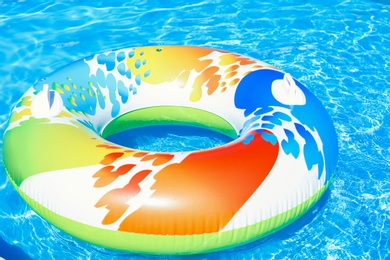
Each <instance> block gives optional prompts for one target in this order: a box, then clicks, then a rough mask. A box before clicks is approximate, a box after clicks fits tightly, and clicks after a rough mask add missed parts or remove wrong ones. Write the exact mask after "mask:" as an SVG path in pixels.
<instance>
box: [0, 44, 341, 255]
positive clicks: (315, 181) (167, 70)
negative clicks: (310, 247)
mask: <svg viewBox="0 0 390 260" xmlns="http://www.w3.org/2000/svg"><path fill="white" fill-rule="evenodd" d="M158 124H164V125H186V126H187V125H188V126H196V127H201V128H207V129H211V130H213V131H217V132H219V133H223V134H225V135H228V136H230V137H232V138H233V139H234V140H233V141H231V142H229V143H227V144H225V145H222V146H220V147H216V148H211V149H205V150H198V151H189V152H150V151H141V150H136V149H132V148H129V147H124V146H121V145H118V144H114V143H112V142H109V141H107V139H106V138H107V137H109V136H112V135H114V134H116V133H119V132H121V131H124V130H127V129H129V128H137V127H142V126H147V125H148V126H150V125H158ZM337 154H338V147H337V137H336V132H335V129H334V126H333V123H332V122H331V119H330V117H329V115H328V114H327V112H326V111H325V109H324V107H323V106H322V105H321V103H320V101H319V100H318V99H317V98H316V97H315V96H314V95H313V94H312V93H311V92H310V91H309V90H308V89H307V88H306V87H304V86H303V85H302V84H301V83H299V82H298V81H297V80H295V79H293V78H292V77H291V76H290V75H289V74H287V73H284V72H282V71H280V70H278V69H276V68H274V67H272V66H270V65H267V64H266V63H264V62H261V61H258V60H255V59H252V58H248V57H244V56H241V55H238V54H234V53H230V52H226V51H221V50H215V49H208V48H199V47H185V46H182V47H179V46H176V47H175V46H157V47H140V48H128V49H120V50H116V51H109V52H105V53H102V54H96V55H93V56H91V57H88V58H85V59H82V60H79V61H76V62H74V63H72V64H70V65H68V66H66V67H64V68H62V69H59V70H58V71H56V72H54V73H52V74H51V75H49V76H48V77H47V78H45V79H43V80H41V81H40V82H37V83H36V84H35V85H33V86H32V87H31V88H30V89H29V90H28V91H27V92H26V93H25V94H24V96H23V97H22V98H21V100H20V101H19V102H18V103H17V104H16V105H15V107H14V108H13V111H12V112H11V114H10V118H9V122H8V125H7V129H6V131H5V134H4V146H3V157H4V164H5V167H6V171H7V174H8V175H9V178H10V180H11V182H12V183H13V185H14V186H15V188H16V190H17V191H18V192H19V193H20V195H21V196H22V197H23V199H24V200H25V201H26V202H27V203H28V204H29V205H30V206H31V207H32V208H33V209H34V210H35V211H36V212H37V213H38V214H39V215H40V216H42V217H43V218H45V219H46V220H47V221H49V222H51V223H52V224H53V225H55V226H56V227H58V228H59V229H61V230H63V231H65V232H67V233H69V234H71V235H73V236H75V237H77V238H79V239H81V240H84V241H87V242H90V243H93V244H96V245H100V246H103V247H106V248H111V249H117V250H125V251H132V252H138V253H149V254H194V253H205V252H211V251H215V250H220V249H225V248H231V247H233V246H237V245H240V244H243V243H247V242H249V241H253V240H255V239H258V238H260V237H264V236H266V235H268V234H270V233H272V232H275V231H276V230H279V229H280V228H282V227H284V226H286V225H288V224H289V223H291V222H293V221H294V220H296V219H297V218H299V217H300V216H302V215H303V214H304V213H305V212H306V211H308V210H309V209H310V207H312V206H313V205H314V204H315V203H316V202H317V201H318V200H319V198H320V197H321V196H322V194H323V193H324V191H325V190H326V188H327V187H328V185H329V183H330V179H331V177H332V174H333V172H334V170H335V167H336V161H337Z"/></svg>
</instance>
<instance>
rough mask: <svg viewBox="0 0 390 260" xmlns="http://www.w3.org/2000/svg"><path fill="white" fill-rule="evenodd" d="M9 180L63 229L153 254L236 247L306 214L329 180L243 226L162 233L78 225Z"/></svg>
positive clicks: (100, 243)
mask: <svg viewBox="0 0 390 260" xmlns="http://www.w3.org/2000/svg"><path fill="white" fill-rule="evenodd" d="M331 179H332V178H331ZM11 182H12V184H13V185H14V186H15V189H16V190H17V191H18V192H19V194H20V195H21V196H22V198H23V199H24V200H25V201H26V202H27V203H28V204H29V205H30V206H31V208H33V209H34V210H35V211H36V212H37V213H38V214H39V215H40V216H42V217H43V218H45V219H46V220H47V221H48V222H50V223H52V224H53V225H55V226H56V227H58V228H59V229H61V230H63V231H64V232H67V233H69V234H71V235H73V236H75V237H77V238H79V239H81V240H83V241H86V242H89V243H92V244H95V245H98V246H102V247H105V248H110V249H115V250H120V251H129V252H134V253H143V254H154V255H188V254H201V253H208V252H213V251H217V250H222V249H227V248H231V247H234V246H238V245H241V244H244V243H247V242H251V241H253V240H256V239H259V238H261V237H264V236H267V235H269V234H271V233H274V232H276V231H277V230H279V229H281V228H283V227H285V226H287V225H288V224H290V223H292V222H293V221H294V220H296V219H298V218H299V217H300V216H302V215H303V214H304V213H306V212H307V211H308V210H309V209H310V208H311V207H312V206H313V205H314V204H315V203H316V202H317V201H318V200H319V199H320V198H321V196H322V195H323V194H324V192H325V190H326V189H327V187H328V186H329V183H330V181H328V182H327V184H326V185H325V186H323V187H322V188H321V189H320V190H319V191H317V192H316V193H315V194H314V195H313V196H311V197H310V198H309V199H308V200H306V201H304V202H302V203H301V204H299V205H297V206H296V207H294V208H292V209H290V210H288V211H286V212H284V213H282V214H279V215H277V216H274V217H272V218H269V219H267V220H264V221H261V222H259V223H256V224H253V225H250V226H247V227H242V228H238V229H234V230H229V231H224V232H217V233H211V234H199V235H187V236H165V235H148V234H137V233H127V232H120V231H114V230H106V229H103V228H97V227H92V226H89V225H85V224H82V223H80V222H77V221H74V220H71V219H68V218H65V217H63V216H60V215H58V214H56V213H54V212H53V211H51V210H49V209H47V208H46V207H44V206H42V205H41V204H39V203H38V202H36V201H35V200H33V199H31V198H30V197H29V196H27V195H26V194H25V193H24V192H23V191H22V190H21V189H20V188H19V187H18V186H17V185H16V184H15V183H14V181H13V180H12V179H11ZM59 207H60V205H59Z"/></svg>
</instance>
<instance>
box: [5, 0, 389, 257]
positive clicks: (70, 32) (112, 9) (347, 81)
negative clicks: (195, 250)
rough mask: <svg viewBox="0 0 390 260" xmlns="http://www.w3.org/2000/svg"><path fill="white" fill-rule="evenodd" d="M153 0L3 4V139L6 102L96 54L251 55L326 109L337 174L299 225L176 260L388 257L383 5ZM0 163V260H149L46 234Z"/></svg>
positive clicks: (335, 0)
mask: <svg viewBox="0 0 390 260" xmlns="http://www.w3.org/2000/svg"><path fill="white" fill-rule="evenodd" d="M157 2H158V1H129V2H127V3H123V1H106V2H103V1H95V2H93V3H90V2H87V1H84V2H82V1H69V2H68V1H45V2H44V3H39V2H38V1H34V2H31V1H23V0H20V1H1V0H0V136H2V133H3V131H4V128H5V121H6V120H7V117H8V113H9V111H10V109H11V107H12V105H13V104H14V103H15V102H16V101H17V100H18V99H19V97H20V96H21V95H22V93H24V92H25V91H26V90H27V89H28V88H29V87H30V86H31V85H32V84H33V83H34V82H36V81H38V80H40V79H41V78H43V77H45V76H46V75H47V74H48V73H50V72H52V71H53V70H56V69H58V68H60V67H62V66H64V65H66V64H67V63H69V62H72V61H74V60H77V59H80V58H83V57H85V56H89V55H91V54H94V53H97V52H101V51H105V50H111V49H117V48H122V47H131V46H141V45H198V46H204V47H214V48H219V49H225V50H228V51H233V52H238V53H241V54H244V55H247V56H252V57H254V58H257V59H260V60H263V61H265V62H267V63H269V64H272V65H274V66H276V67H279V68H281V69H282V70H284V71H286V72H289V73H291V74H292V75H293V76H294V77H295V78H297V79H298V80H299V81H300V82H302V83H303V84H305V85H306V86H308V87H309V89H310V90H311V91H312V92H313V93H314V94H315V95H316V96H317V97H318V98H319V99H320V100H321V101H322V102H323V104H324V106H325V108H326V109H327V111H328V112H329V114H330V115H331V117H332V118H333V120H334V124H335V127H336V131H337V134H338V136H339V146H340V156H339V162H338V170H337V172H336V174H335V177H334V180H333V183H332V185H331V186H330V188H329V190H328V191H327V193H326V194H325V196H324V198H323V199H322V200H321V201H320V202H319V203H318V204H317V205H316V206H315V207H314V208H313V209H312V210H311V211H309V212H308V213H307V214H306V215H305V216H304V217H303V218H302V219H300V220H299V221H298V222H297V223H294V224H293V225H291V226H290V227H288V228H286V229H283V230H281V231H279V232H277V233H276V234H274V235H272V236H270V237H268V238H265V239H260V240H258V241H255V242H252V243H250V244H248V245H245V246H242V247H238V248H234V249H230V250H227V251H223V252H218V253H213V254H207V255H202V256H193V257H185V258H184V259H187V258H188V259H261V258H262V259H388V258H390V231H389V227H390V106H389V104H390V1H385V0H383V1H380V0H377V1H368V0H364V1H363V0H351V1H341V0H331V1H319V0H316V1H304V0H286V1H245V0H236V1H203V2H201V1H196V2H195V1H160V2H159V3H157ZM1 144H2V141H0V149H1ZM20 149H23V148H22V147H21V148H20ZM0 164H1V165H0V237H1V239H0V256H2V257H5V258H7V259H23V257H25V256H29V257H30V258H32V259H146V258H147V257H146V256H140V255H134V254H126V253H121V252H116V251H110V250H106V249H104V248H100V247H96V246H92V245H89V244H87V243H84V242H81V241H79V240H76V239H74V238H72V237H70V236H68V235H67V234H64V233H63V232H61V231H59V230H58V229H56V228H54V227H53V226H51V225H50V224H49V223H47V222H46V221H45V220H43V219H42V218H40V217H39V216H37V215H36V214H35V213H34V212H33V211H32V210H31V209H30V208H29V207H28V206H27V205H26V203H25V202H24V201H23V200H22V199H21V198H20V197H19V195H18V194H17V193H16V191H15V190H14V189H13V188H12V185H11V184H10V182H9V181H8V179H7V178H6V175H5V173H4V169H3V165H2V157H0ZM151 246H152V245H151ZM13 256H14V258H12V257H13ZM156 258H157V259H165V258H167V257H156ZM174 259H177V258H174Z"/></svg>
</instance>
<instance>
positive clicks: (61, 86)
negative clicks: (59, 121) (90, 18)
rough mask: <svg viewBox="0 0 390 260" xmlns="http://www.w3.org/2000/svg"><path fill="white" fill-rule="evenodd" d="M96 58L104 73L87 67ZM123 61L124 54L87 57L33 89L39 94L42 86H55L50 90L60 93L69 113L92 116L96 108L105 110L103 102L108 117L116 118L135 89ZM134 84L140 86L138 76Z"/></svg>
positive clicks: (99, 69) (116, 53)
mask: <svg viewBox="0 0 390 260" xmlns="http://www.w3.org/2000/svg"><path fill="white" fill-rule="evenodd" d="M130 53H131V52H130ZM129 55H131V54H129ZM95 57H96V61H97V64H99V65H103V66H104V67H105V68H104V69H102V68H97V69H96V71H93V68H90V67H89V65H88V63H89V62H93V59H94V58H95ZM126 57H127V55H126V53H125V52H124V51H119V52H115V51H112V52H108V53H104V54H97V55H96V56H90V57H87V58H85V59H84V60H79V61H77V62H75V63H73V64H71V65H69V66H68V67H67V70H59V71H57V72H55V73H53V74H52V75H50V76H49V77H47V78H46V79H45V80H44V81H42V82H40V83H39V84H36V85H35V86H34V88H35V90H37V91H41V90H42V88H43V84H45V83H46V82H54V83H53V88H54V89H55V90H58V91H59V93H61V95H62V99H63V102H64V105H65V106H66V107H67V108H68V109H70V110H71V111H74V112H76V113H82V114H85V115H91V116H93V115H95V114H96V108H97V107H100V108H101V109H104V108H106V106H107V104H106V102H110V104H111V105H112V107H111V116H112V117H116V116H118V114H119V112H120V108H121V105H122V104H124V103H126V102H128V100H129V96H130V95H135V94H136V93H137V88H136V87H134V84H132V83H131V81H130V80H131V78H132V72H131V71H130V69H128V68H127V66H126V63H125V62H126ZM143 63H144V64H145V63H146V62H145V61H144V62H143ZM140 65H141V62H140ZM114 72H118V73H119V74H120V75H122V76H123V77H124V79H120V78H118V77H115V75H114ZM135 82H136V84H137V85H140V83H141V79H140V77H139V75H136V77H135ZM105 95H106V96H107V97H106V98H105V97H104V96H105ZM117 95H119V97H120V99H118V98H117Z"/></svg>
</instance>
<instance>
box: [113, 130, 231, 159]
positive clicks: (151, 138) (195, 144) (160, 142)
mask: <svg viewBox="0 0 390 260" xmlns="http://www.w3.org/2000/svg"><path fill="white" fill-rule="evenodd" d="M106 139H107V140H108V141H110V142H113V143H116V144H120V145H123V146H126V147H130V148H135V149H140V150H144V151H151V152H184V151H195V150H202V149H203V150H204V149H209V148H213V147H217V146H221V145H223V144H226V143H229V142H230V141H233V139H232V138H231V137H229V136H227V135H224V134H222V133H219V132H216V131H213V130H210V129H205V128H201V127H195V126H186V125H155V126H153V125H151V126H144V127H138V128H132V129H128V130H125V131H122V132H119V133H116V134H114V135H111V136H109V137H107V138H106Z"/></svg>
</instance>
